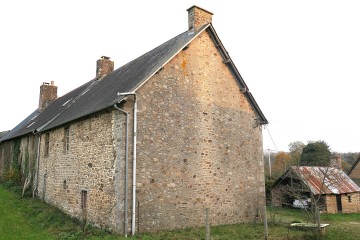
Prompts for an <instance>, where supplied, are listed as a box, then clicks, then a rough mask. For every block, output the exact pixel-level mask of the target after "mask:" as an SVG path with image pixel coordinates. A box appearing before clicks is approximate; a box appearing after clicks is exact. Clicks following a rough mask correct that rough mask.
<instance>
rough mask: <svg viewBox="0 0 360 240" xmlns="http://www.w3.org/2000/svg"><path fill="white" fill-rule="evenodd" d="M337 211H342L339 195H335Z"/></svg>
mask: <svg viewBox="0 0 360 240" xmlns="http://www.w3.org/2000/svg"><path fill="white" fill-rule="evenodd" d="M336 206H337V211H338V212H342V204H341V195H336Z"/></svg>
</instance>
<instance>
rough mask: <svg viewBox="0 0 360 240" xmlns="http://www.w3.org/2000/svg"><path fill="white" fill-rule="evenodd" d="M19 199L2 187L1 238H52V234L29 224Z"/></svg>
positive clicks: (0, 203)
mask: <svg viewBox="0 0 360 240" xmlns="http://www.w3.org/2000/svg"><path fill="white" fill-rule="evenodd" d="M21 210H22V209H21V205H20V206H19V199H18V198H17V197H16V196H15V195H14V194H12V193H10V192H7V191H5V190H3V189H2V188H0V216H1V217H0V239H36V240H37V239H51V235H50V234H49V233H48V232H47V231H44V230H41V229H40V228H39V227H37V226H36V225H35V226H34V225H32V224H29V222H28V221H27V219H25V218H24V217H23V215H22V212H21Z"/></svg>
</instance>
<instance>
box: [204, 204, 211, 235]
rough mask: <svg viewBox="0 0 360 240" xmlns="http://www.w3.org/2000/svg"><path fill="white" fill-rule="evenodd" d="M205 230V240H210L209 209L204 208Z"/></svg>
mask: <svg viewBox="0 0 360 240" xmlns="http://www.w3.org/2000/svg"><path fill="white" fill-rule="evenodd" d="M205 228H206V236H205V240H210V224H209V208H206V211H205Z"/></svg>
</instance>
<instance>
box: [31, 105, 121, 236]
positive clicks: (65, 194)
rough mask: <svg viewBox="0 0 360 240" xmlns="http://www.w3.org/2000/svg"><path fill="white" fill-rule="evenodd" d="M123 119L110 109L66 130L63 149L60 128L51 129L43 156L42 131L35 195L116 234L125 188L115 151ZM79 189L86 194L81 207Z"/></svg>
mask: <svg viewBox="0 0 360 240" xmlns="http://www.w3.org/2000/svg"><path fill="white" fill-rule="evenodd" d="M115 120H117V121H118V122H117V123H115V122H114V121H115ZM122 121H123V116H122V115H120V114H119V113H118V112H115V111H109V112H104V113H101V114H97V115H95V116H91V117H90V118H88V119H83V120H81V121H78V122H74V123H71V124H70V125H68V126H65V127H68V128H69V133H70V134H69V150H68V151H66V150H65V147H64V146H65V127H62V128H58V129H55V130H52V131H50V132H49V136H50V144H49V146H50V147H49V150H50V151H49V155H48V156H44V152H45V151H44V148H45V134H46V133H44V134H42V138H41V156H40V165H39V186H38V191H39V196H40V197H41V198H43V199H44V200H45V201H46V202H49V203H51V204H53V205H56V206H58V207H59V208H60V209H62V210H63V211H65V212H66V213H68V214H70V215H71V216H75V217H77V218H80V219H82V220H86V221H88V222H90V223H93V224H95V225H97V226H101V227H107V228H110V229H112V230H114V231H121V230H122V229H121V226H122V222H121V219H123V215H124V213H123V211H124V210H123V209H122V206H123V189H124V188H123V186H120V185H121V181H122V180H121V178H123V175H122V174H123V173H122V171H121V164H122V163H120V161H121V159H120V158H121V153H120V152H121V151H120V150H119V151H120V152H119V153H117V152H116V149H117V148H120V144H121V141H122V138H123V137H122V136H121V134H122V130H123V129H122V128H123V124H122ZM115 134H118V135H117V136H115ZM82 191H86V192H87V193H86V206H82V205H83V204H84V199H82V194H84V193H82Z"/></svg>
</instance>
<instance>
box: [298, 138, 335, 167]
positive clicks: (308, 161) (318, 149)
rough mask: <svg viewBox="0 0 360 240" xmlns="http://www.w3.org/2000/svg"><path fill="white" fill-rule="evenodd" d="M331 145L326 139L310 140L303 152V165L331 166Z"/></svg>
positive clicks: (301, 160) (301, 163)
mask: <svg viewBox="0 0 360 240" xmlns="http://www.w3.org/2000/svg"><path fill="white" fill-rule="evenodd" d="M330 157H331V152H330V147H329V145H328V144H327V143H326V142H324V141H317V142H309V143H308V144H307V145H306V146H305V147H304V148H303V151H302V153H301V157H300V165H301V166H329V164H330Z"/></svg>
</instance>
